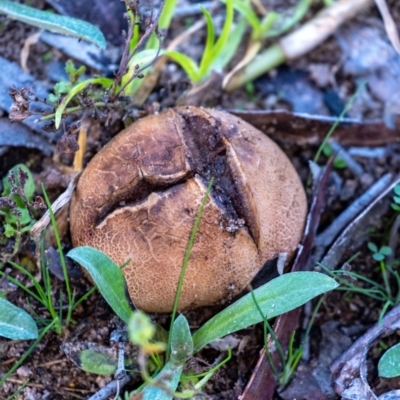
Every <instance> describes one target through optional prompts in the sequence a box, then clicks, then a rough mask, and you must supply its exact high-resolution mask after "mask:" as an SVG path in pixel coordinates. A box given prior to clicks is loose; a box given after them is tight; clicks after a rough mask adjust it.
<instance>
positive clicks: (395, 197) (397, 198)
mask: <svg viewBox="0 0 400 400" xmlns="http://www.w3.org/2000/svg"><path fill="white" fill-rule="evenodd" d="M393 201H394V202H395V203H397V204H400V197H399V196H393Z"/></svg>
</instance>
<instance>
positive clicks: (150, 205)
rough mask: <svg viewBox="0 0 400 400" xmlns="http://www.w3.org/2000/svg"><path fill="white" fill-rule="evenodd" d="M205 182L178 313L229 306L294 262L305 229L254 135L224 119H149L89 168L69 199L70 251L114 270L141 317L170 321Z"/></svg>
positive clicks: (295, 181)
mask: <svg viewBox="0 0 400 400" xmlns="http://www.w3.org/2000/svg"><path fill="white" fill-rule="evenodd" d="M211 177H214V179H215V182H214V185H213V188H212V191H211V195H210V197H209V199H208V201H207V203H206V206H205V208H204V212H203V215H202V218H201V221H200V226H199V230H198V232H197V235H196V239H195V243H194V247H193V250H192V253H191V257H190V261H189V265H188V269H187V271H186V275H185V281H184V285H183V290H182V295H181V297H180V302H179V309H181V310H183V309H192V308H195V307H199V306H204V305H212V304H216V303H221V302H226V301H229V300H230V299H231V298H232V296H234V295H236V294H237V293H239V292H240V291H241V290H242V289H243V288H244V287H245V285H246V284H247V283H248V282H249V281H251V279H252V278H253V277H254V275H255V274H256V273H257V272H258V271H259V270H260V269H261V268H262V267H263V265H264V264H265V263H266V262H267V261H268V260H271V259H273V258H275V257H277V256H278V254H279V253H285V252H286V253H288V254H289V256H290V255H292V254H293V252H294V251H295V249H296V246H297V245H298V243H299V241H300V239H301V235H302V231H303V227H304V222H305V217H306V210H307V205H306V204H307V203H306V198H305V194H304V191H303V187H302V184H301V182H300V180H299V177H298V176H297V173H296V171H295V170H294V168H293V166H292V165H291V163H290V161H289V160H288V158H287V157H286V156H285V154H284V153H283V152H282V151H281V150H280V149H279V148H278V146H277V145H276V144H275V143H274V142H272V141H271V140H270V139H269V138H268V137H266V136H265V135H264V134H263V133H261V132H260V131H258V130H257V129H255V128H254V127H252V126H251V125H249V124H247V123H246V122H244V121H243V120H241V119H239V118H237V117H235V116H233V115H230V114H228V113H225V112H221V111H215V110H211V109H201V108H195V107H179V108H175V109H170V110H167V111H165V112H163V113H161V114H158V115H152V116H148V117H146V118H143V119H141V120H139V121H137V122H136V123H134V124H132V125H131V126H129V127H128V128H127V129H125V130H124V131H122V132H121V133H120V134H118V135H117V136H116V137H115V138H114V139H112V140H111V141H110V142H109V143H108V144H107V145H106V146H104V147H103V148H102V149H101V151H100V152H99V153H98V154H97V155H96V156H95V157H94V158H93V159H92V160H91V162H90V163H89V165H88V166H87V168H86V169H85V171H84V172H83V174H82V176H81V178H80V180H79V183H78V186H77V188H76V191H75V193H74V196H73V199H72V204H71V212H70V220H71V233H72V241H73V244H74V246H85V245H86V246H92V247H95V248H97V249H99V250H101V251H103V252H105V253H106V254H108V256H109V257H110V258H112V259H113V260H114V262H115V263H116V264H118V265H121V264H123V263H125V262H126V261H127V260H128V259H130V260H131V261H130V263H129V264H128V265H127V266H126V267H125V268H124V269H123V272H124V274H125V278H126V281H127V286H128V291H129V295H130V297H131V299H132V301H133V302H134V304H135V305H136V307H138V308H139V309H141V310H144V311H147V312H168V311H171V309H172V305H173V300H174V296H175V292H176V287H177V282H178V278H179V274H180V271H181V268H182V263H183V258H184V254H185V250H186V247H187V244H188V239H189V236H190V234H191V231H192V228H193V224H194V220H195V218H196V214H197V212H198V210H199V206H200V203H201V201H202V198H203V196H204V194H205V192H206V187H207V185H208V182H209V180H210V178H211Z"/></svg>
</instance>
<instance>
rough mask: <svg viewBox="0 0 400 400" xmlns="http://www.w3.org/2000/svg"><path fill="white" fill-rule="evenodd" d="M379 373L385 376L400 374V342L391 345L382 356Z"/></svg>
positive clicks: (391, 376) (392, 376) (390, 376)
mask: <svg viewBox="0 0 400 400" xmlns="http://www.w3.org/2000/svg"><path fill="white" fill-rule="evenodd" d="M378 374H379V376H381V377H383V378H394V377H396V376H399V375H400V343H399V344H396V345H394V346H393V347H391V348H390V349H389V350H387V351H386V352H385V354H384V355H383V356H382V357H381V359H380V360H379V363H378Z"/></svg>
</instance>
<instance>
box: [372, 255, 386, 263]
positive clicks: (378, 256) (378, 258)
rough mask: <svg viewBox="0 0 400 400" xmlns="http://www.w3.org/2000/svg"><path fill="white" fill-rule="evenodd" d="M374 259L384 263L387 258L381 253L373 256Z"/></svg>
mask: <svg viewBox="0 0 400 400" xmlns="http://www.w3.org/2000/svg"><path fill="white" fill-rule="evenodd" d="M372 258H373V259H374V260H375V261H383V260H384V259H385V256H384V255H383V254H381V253H374V254H372Z"/></svg>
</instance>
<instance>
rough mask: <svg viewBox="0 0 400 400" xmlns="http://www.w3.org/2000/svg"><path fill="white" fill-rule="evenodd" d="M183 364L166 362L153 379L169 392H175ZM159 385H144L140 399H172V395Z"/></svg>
mask: <svg viewBox="0 0 400 400" xmlns="http://www.w3.org/2000/svg"><path fill="white" fill-rule="evenodd" d="M182 369H183V365H174V364H173V363H172V362H170V361H169V362H167V364H165V365H164V368H163V369H162V370H161V371H160V372H159V374H158V375H157V376H156V378H155V379H154V380H155V381H156V382H162V384H163V386H165V388H166V389H167V390H168V391H169V392H170V393H173V392H175V390H176V388H177V387H178V383H179V379H180V378H181V374H182ZM167 390H163V389H162V388H160V387H155V386H150V385H149V386H146V387H145V388H144V389H143V391H142V392H141V394H142V397H141V399H142V400H172V399H173V395H171V394H169V393H167Z"/></svg>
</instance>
